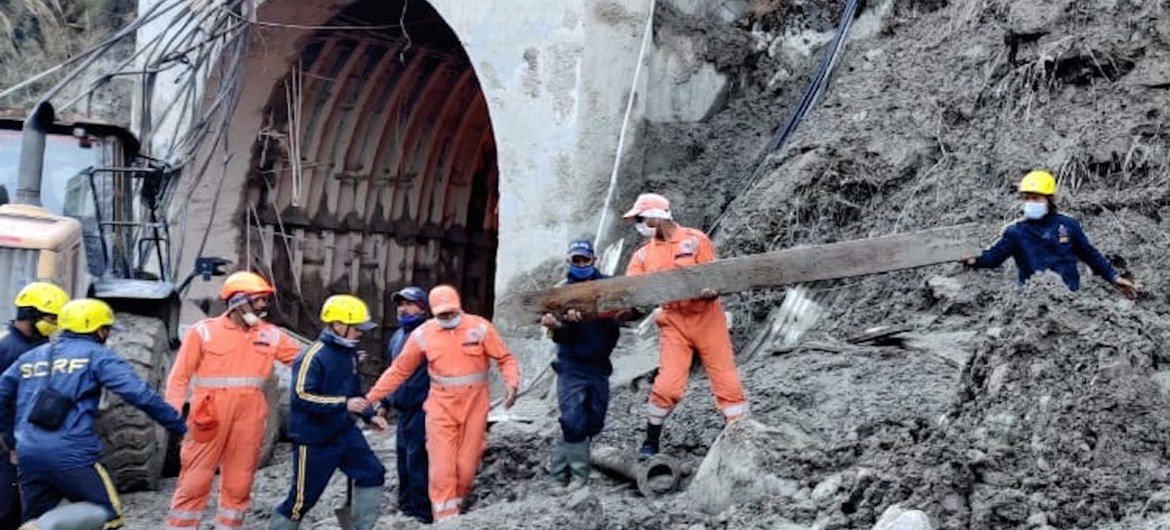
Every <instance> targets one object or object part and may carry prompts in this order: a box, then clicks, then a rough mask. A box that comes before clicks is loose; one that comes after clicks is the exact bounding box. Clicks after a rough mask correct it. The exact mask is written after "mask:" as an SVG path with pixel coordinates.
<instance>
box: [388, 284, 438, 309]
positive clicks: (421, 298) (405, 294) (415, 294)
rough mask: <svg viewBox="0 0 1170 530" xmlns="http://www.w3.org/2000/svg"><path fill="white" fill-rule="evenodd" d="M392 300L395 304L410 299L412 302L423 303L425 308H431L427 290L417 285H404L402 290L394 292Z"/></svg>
mask: <svg viewBox="0 0 1170 530" xmlns="http://www.w3.org/2000/svg"><path fill="white" fill-rule="evenodd" d="M390 300H391V301H392V302H394V304H395V305H397V304H399V303H401V302H402V301H403V300H409V301H411V302H416V303H418V304H420V305H422V307H423V309H430V307H429V306H428V305H427V292H426V291H424V290H422V288H419V287H415V286H413V285H412V286H410V287H404V288H403V289H402V290H401V291H398V292H396V293H394V294H393V295H392V296H391V297H390Z"/></svg>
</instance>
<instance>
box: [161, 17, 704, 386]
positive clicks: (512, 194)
mask: <svg viewBox="0 0 1170 530" xmlns="http://www.w3.org/2000/svg"><path fill="white" fill-rule="evenodd" d="M158 1H161V0H142V1H141V2H140V5H139V9H140V11H144V10H146V9H148V8H149V7H150V5H152V3H154V2H158ZM358 3H359V2H354V1H349V2H336V1H331V0H267V1H265V2H262V3H260V4H259V5H258V6H257V7H256V9H255V17H254V19H255V20H259V21H263V22H265V23H274V24H284V25H295V26H322V25H330V24H338V23H354V21H353V20H348V19H346V20H340V21H339V20H337V17H338V15H339V14H341V13H342V12H343V11H344V10H345V9H347V8H349V7H352V6H354V5H356V4H358ZM420 3H421V0H411V1H410V5H411V6H415V7H416V8H417V6H419V4H420ZM669 3H671V4H675V7H676V8H679V9H681V10H682V11H684V12H687V13H696V14H701V13H699V12H701V11H702V10H703V9H705V8H704V7H703V6H697V7H696V5H691V4H695V2H693V1H690V0H669ZM387 5H391V6H393V7H391V8H390V9H391V10H392V11H394V14H395V15H396V14H397V13H398V10H397V6H398V5H401V4H398V3H387ZM429 5H430V7H432V8H433V9H434V11H436V12H437V13H438V15H439V16H440V17H441V18H442V20H443V21H444V22H445V23H446V25H447V26H449V28H450V30H451V31H452V32H453V33H454V35H455V36H456V38H457V39H458V41H459V44H460V45H461V47H462V51H463V53H465V54H466V58H467V60H468V62H469V64H470V66H471V67H472V69H473V71H474V79H473V80H471V81H470V83H477V84H478V86H479V88H480V89H481V90H482V104H483V106H484V107H485V111H486V114H487V119H488V120H489V121H490V131H491V133H490V140H492V142H491V144H492V147H493V149H492V151H493V153H492V154H493V155H494V156H495V172H494V173H493V176H494V178H495V187H496V191H497V192H498V203H497V209H496V210H495V215H494V216H492V215H491V212H487V213H486V215H485V217H486V218H487V219H485V221H486V222H485V224H486V226H489V227H492V226H494V227H496V228H498V232H497V233H496V234H495V236H496V237H497V238H498V246H497V248H496V249H495V256H494V281H492V282H491V285H490V287H491V289H492V290H493V291H494V293H493V294H494V295H495V299H496V300H497V301H498V300H500V298H501V296H500V295H504V294H506V293H507V290H508V289H529V288H539V287H544V286H543V285H518V283H519V282H517V281H516V280H518V279H519V278H520V277H522V276H523V275H524V273H526V272H529V271H532V270H534V269H538V268H541V267H546V266H547V265H548V263H549V262H550V260H552V261H559V260H560V259H561V256H562V253H563V251H564V246H565V244H566V243H567V241H568V240H569V239H570V238H572V237H574V236H577V235H581V234H591V233H592V232H593V231H594V230H595V229H596V225H597V222H598V216H599V214H600V208H601V205H602V203H603V199H604V192H605V189H606V187H607V185H608V180H609V173H610V169H611V166H612V164H613V157H614V155H615V149H616V146H617V139H618V134H619V130H620V127H621V120H622V114H623V112H624V110H625V104H626V99H625V97H626V93H627V91H628V89H629V82H630V80H631V78H632V76H633V72H634V68H635V63H636V60H637V54H638V49H639V46H640V44H641V38H642V32H643V30H644V27H645V26H644V25H645V22H646V17H647V15H648V11H647V10H648V8H649V2H648V1H647V0H616V1H610V2H594V1H587V0H569V1H565V2H541V1H537V0H510V1H507V2H462V1H458V0H432V1H431V2H430V3H429ZM708 7H710V6H708ZM716 7H718V6H716ZM696 10H697V11H696ZM169 23H170V21H166V20H162V21H158V22H156V23H154V24H152V25H151V26H148V27H146V28H144V29H143V30H142V31H141V32H140V34H139V41H140V42H145V41H146V40H147V39H148V38H149V37H150V36H152V35H153V34H154V33H155V32H158V31H162V28H165V27H166V25H167V24H169ZM408 26H409V24H408ZM250 32H251V33H250V51H249V53H248V54H247V56H246V57H245V58H244V61H245V63H244V71H245V72H246V75H245V77H244V79H243V80H242V81H241V86H240V89H241V95H240V101H239V103H238V105H237V107H236V108H235V110H234V113H233V115H232V119H231V124H230V128H229V130H228V131H227V146H228V147H227V152H226V153H223V155H225V156H221V154H220V153H217V154H216V158H215V163H213V164H212V166H211V168H210V169H209V172H208V175H207V177H206V178H205V179H204V181H203V182H202V183H201V184H199V185H198V186H191V184H192V182H191V179H186V180H185V181H184V183H183V184H181V185H183V186H187V188H186V189H183V190H182V193H181V194H180V196H182V197H184V198H185V200H186V210H185V211H186V212H188V215H187V216H186V217H187V218H186V219H185V220H184V221H185V222H184V223H182V224H181V226H182V230H181V233H177V234H176V236H177V237H176V239H177V240H178V243H181V245H180V246H181V248H182V250H181V252H182V258H183V259H182V261H181V262H180V263H179V265H178V266H179V270H180V271H184V272H185V271H188V270H190V268H191V267H192V266H193V263H194V258H195V255H196V253H197V251H198V248H199V243H200V240H201V239H202V234H203V233H204V231H205V230H209V231H210V233H211V234H212V236H211V237H210V238H209V239H208V242H207V244H206V248H205V249H204V250H203V252H202V254H203V255H206V256H221V257H226V258H229V259H233V260H237V261H238V262H241V263H245V262H246V261H247V258H246V254H247V253H248V252H249V251H250V252H251V253H252V254H253V256H256V255H258V254H262V253H263V252H269V253H270V254H279V252H280V249H279V248H276V247H278V245H276V244H273V242H274V241H276V240H277V239H275V238H273V237H272V234H271V231H269V233H267V234H264V233H260V232H261V230H258V229H255V228H254V229H253V230H252V231H250V233H249V231H248V230H246V229H245V227H247V226H249V225H250V223H246V222H245V219H248V218H249V216H250V215H253V214H254V218H259V219H260V220H261V221H262V222H261V223H259V224H264V223H263V221H267V222H268V225H269V226H271V224H272V223H271V220H272V219H271V217H272V214H273V213H274V212H264V211H256V212H249V206H254V205H256V204H259V202H258V201H257V192H258V187H257V186H256V185H255V181H256V167H257V166H258V165H259V163H258V159H259V158H262V155H260V154H259V153H261V152H262V151H263V149H264V143H263V142H261V141H258V139H260V138H262V136H263V133H264V132H265V131H266V128H269V127H271V126H272V125H273V123H272V116H271V114H272V112H271V111H272V108H273V107H274V104H276V103H279V102H280V101H281V99H282V96H281V94H282V93H283V90H284V80H285V79H286V78H287V76H288V75H289V72H290V68H291V66H292V65H295V64H297V61H298V60H302V61H303V60H304V58H305V54H306V50H307V49H308V48H309V47H310V46H311V43H312V42H313V41H314V38H315V36H319V35H320V32H315V31H314V30H312V29H297V28H288V27H276V26H273V25H267V24H266V25H257V26H253V27H252V28H251V29H250ZM388 33H389V36H390V37H396V36H398V32H397V31H395V30H388ZM408 33H412V37H413V39H414V42H415V43H416V44H418V43H420V42H423V41H425V40H426V37H425V35H424V33H422V32H420V31H417V30H416V31H410V30H409V28H408ZM694 38H701V36H697V37H694ZM695 45H696V43H694V42H689V41H687V40H686V39H683V40H681V41H680V39H679V38H678V37H677V36H673V35H671V34H665V35H657V34H656V40H655V42H654V45H653V46H652V48H651V50H650V54H649V57H648V59H647V61H646V63H645V66H644V70H643V75H642V80H641V83H640V86H639V96H638V98H637V99H636V100H635V107H634V116H633V118H634V119H633V120H632V121H631V127H632V129H631V131H630V133H631V137H630V138H629V139H628V140H627V144H626V145H627V148H628V147H629V146H630V145H632V144H634V143H635V142H634V139H635V137H636V135H637V128H638V126H639V125H640V124H641V123H642V120H643V119H645V120H649V121H655V122H669V121H694V120H699V119H702V117H703V116H704V115H706V114H707V113H708V112H709V110H710V109H711V108H713V107H714V106H716V105H718V100H719V99H720V98H721V94H722V91H723V88H724V87H725V86H726V83H727V81H726V79H724V78H723V76H722V75H721V74H718V73H715V72H714V71H713V70H712V68H711V67H710V65H708V64H705V63H704V64H699V63H697V62H695V61H696V60H695V59H694V58H693V57H692V55H693V54H692V55H688V54H687V52H688V51H689V50H690V49H691V48H692V47H694V46H695ZM305 68H306V70H309V68H310V67H308V66H306V67H305ZM341 68H342V69H345V68H350V69H353V71H360V70H361V68H362V66H361V65H357V64H350V65H348V66H346V65H342V66H341ZM350 74H351V75H352V72H350ZM457 79H463V82H462V84H460V85H459V86H463V87H464V88H465V89H467V88H466V87H467V86H468V84H469V81H468V80H466V79H465V78H461V77H460V78H457ZM308 83H309V81H306V84H308ZM167 86H168V84H167V83H166V82H165V79H160V80H159V82H156V83H155V87H156V92H155V94H154V100H155V101H156V102H158V101H166V100H167V98H168V97H170V95H169V94H168V93H167ZM354 86H355V87H357V88H355V89H354V90H359V91H360V87H358V85H357V84H355V85H354ZM420 86H425V85H420ZM360 97H367V98H372V97H373V96H370V95H367V96H360ZM433 103H434V104H435V105H436V106H437V107H439V106H441V105H439V102H438V100H435V101H434V102H433ZM165 136H167V135H165V134H158V135H156V137H160V138H161V137H165ZM312 141H313V140H312V139H307V140H306V142H310V143H311V142H312ZM481 151H483V150H481ZM220 160H226V163H224V164H222V165H221V163H220ZM630 169H635V168H630ZM627 173H628V172H627ZM624 178H631V177H629V176H625V177H624ZM221 179H222V187H223V190H222V191H219V192H218V194H219V198H218V200H216V199H215V198H216V196H217V188H216V185H217V184H218V181H219V180H221ZM312 180H318V181H319V180H320V179H312ZM343 186H344V185H342V186H334V187H333V188H330V191H329V192H328V193H326V195H328V197H327V200H328V201H331V204H332V205H336V204H337V203H338V201H341V200H355V199H356V197H358V196H361V195H373V194H370V193H363V192H368V191H369V188H368V187H367V188H362V187H361V185H360V184H359V185H358V186H357V187H356V188H351V189H349V191H348V192H347V193H348V194H349V196H351V197H354V198H355V199H339V198H338V197H337V196H338V195H346V194H344V193H339V192H338V191H339V190H340V189H342V187H343ZM278 187H279V186H278ZM192 188H193V189H192ZM281 193H284V194H285V195H287V190H284V191H280V190H278V191H277V195H280V194H281ZM317 193H318V195H312V193H310V195H311V196H312V197H313V198H312V199H310V200H309V201H310V204H309V206H310V207H313V206H315V204H314V203H311V201H312V200H317V201H321V199H322V198H321V195H320V192H317ZM393 200H397V199H392V201H393ZM392 201H391V202H392ZM278 202H279V201H278ZM286 202H287V200H286ZM377 202H387V201H374V203H369V202H367V206H365V207H363V208H359V210H361V211H363V212H368V211H369V210H370V209H372V208H376V207H377V206H378V205H377ZM213 203H214V204H213ZM383 206H385V205H383ZM623 206H625V205H624V204H615V205H614V206H613V209H614V210H620V209H621V208H622V207H623ZM411 207H414V208H418V206H417V201H416V204H413V205H411ZM399 208H401V205H400V206H399ZM261 210H262V209H261ZM176 211H178V209H177V208H176ZM493 217H494V218H493ZM388 219H390V220H391V221H394V220H396V219H395V218H393V217H388ZM344 221H345V219H333V222H335V223H336V222H341V224H346V223H344ZM208 223H209V224H208ZM422 224H425V223H416V226H415V228H416V229H417V228H420V227H421V225H422ZM352 228H355V229H356V228H357V226H354V227H352ZM177 232H178V231H177ZM249 236H250V237H249ZM310 239H311V238H302V239H299V240H295V242H294V245H292V246H293V247H294V252H297V250H296V247H298V246H299V248H300V252H302V254H312V253H314V252H316V253H325V254H329V253H331V252H332V255H330V256H327V257H321V256H318V257H317V258H316V259H315V261H316V262H318V263H317V264H315V265H313V266H319V267H322V268H333V269H344V268H350V269H351V270H353V269H355V267H354V264H355V263H360V264H359V265H358V266H357V267H356V269H359V270H356V271H355V272H354V273H353V274H348V275H345V278H344V281H345V282H348V283H349V286H350V289H351V290H354V291H362V290H368V287H369V285H370V284H371V283H374V284H375V285H377V291H379V292H380V293H381V294H382V295H383V296H384V295H385V294H386V289H387V288H393V287H394V285H393V284H394V282H395V281H397V280H405V279H407V278H390V277H389V276H388V275H387V271H386V270H383V269H379V268H373V269H371V268H369V267H368V266H364V265H361V264H368V263H370V262H376V261H377V260H378V256H377V255H376V254H377V252H374V254H375V255H373V256H371V255H369V254H370V252H371V250H372V249H371V245H369V244H365V243H362V241H363V239H364V240H369V238H363V237H362V236H360V235H356V236H355V235H351V236H346V237H344V238H340V239H343V240H345V239H348V240H349V241H350V243H349V244H350V245H352V247H351V248H352V250H351V251H346V252H353V253H355V254H358V255H359V256H361V257H360V258H359V259H356V260H354V259H351V260H348V261H347V260H345V259H341V260H338V259H337V255H336V254H337V253H336V252H333V251H332V250H328V249H330V248H337V247H338V244H337V241H336V239H338V238H334V239H333V240H329V239H327V238H318V240H317V241H310ZM384 239H387V240H391V239H393V238H384ZM266 242H267V243H266ZM343 243H344V241H343ZM266 244H267V245H268V247H269V248H267V249H264V248H263V247H264V246H265V245H266ZM258 249H259V250H258ZM627 250H628V249H627ZM423 253H426V252H423ZM382 255H385V254H382ZM303 258H304V256H303V255H302V256H300V257H298V260H297V261H298V262H303V261H302V259H303ZM253 259H254V258H253ZM444 259H446V258H444ZM488 259H491V257H490V256H489V257H488ZM311 261H314V260H311ZM363 266H364V267H365V268H363ZM306 268H307V267H306ZM276 272H278V273H279V271H276ZM323 276H325V281H324V282H323V283H324V285H323V288H324V289H325V290H330V289H334V290H337V289H344V288H345V286H343V285H331V284H330V277H331V276H332V277H333V278H334V279H336V277H337V275H330V274H324V275H323ZM278 277H279V274H278ZM379 282H381V284H379ZM218 285H219V282H218V281H217V280H213V281H212V282H209V283H205V282H202V281H201V280H197V281H196V282H195V284H194V286H193V288H192V289H191V291H190V292H189V293H188V299H200V298H211V297H214V296H215V294H216V291H217V289H218ZM367 297H368V296H367ZM375 302H376V301H375ZM376 310H377V309H376ZM304 312H305V313H306V314H305V315H302V317H303V318H302V320H306V322H305V324H308V323H309V322H308V321H311V320H312V316H313V315H309V314H307V313H311V312H312V310H311V308H309V309H306V310H305V311H304ZM202 316H203V313H202V311H201V310H200V309H199V308H198V307H196V306H194V305H193V304H188V305H187V306H186V307H185V308H184V312H183V320H184V322H185V323H190V322H192V321H194V320H196V319H198V318H201V317H202ZM381 316H382V318H383V321H384V322H389V321H392V319H393V316H392V315H388V314H385V312H383V314H382V315H381ZM512 316H513V315H506V314H496V315H495V318H496V319H497V321H501V320H504V321H507V320H509V319H510V318H511V317H512ZM301 327H302V330H304V329H306V328H309V326H301ZM312 327H315V326H312ZM524 335H528V334H527V333H525V334H524ZM509 344H510V345H511V346H512V347H513V349H514V351H517V353H519V354H520V356H521V359H522V360H523V361H524V364H525V365H526V367H527V368H529V372H528V373H533V372H532V371H531V369H532V368H537V369H539V365H541V364H544V361H545V360H546V359H545V357H546V356H547V352H545V351H544V347H543V346H542V345H541V344H540V343H539V341H538V340H534V339H521V338H519V337H514V338H510V339H509Z"/></svg>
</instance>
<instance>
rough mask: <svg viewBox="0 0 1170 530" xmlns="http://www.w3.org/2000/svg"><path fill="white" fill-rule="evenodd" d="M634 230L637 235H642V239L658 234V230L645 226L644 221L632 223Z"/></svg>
mask: <svg viewBox="0 0 1170 530" xmlns="http://www.w3.org/2000/svg"><path fill="white" fill-rule="evenodd" d="M634 230H637V231H638V233H639V234H642V237H654V234H655V233H657V232H658V230H657V229H655V228H654V227H651V226H649V225H647V224H646V222H645V221H643V222H641V223H634Z"/></svg>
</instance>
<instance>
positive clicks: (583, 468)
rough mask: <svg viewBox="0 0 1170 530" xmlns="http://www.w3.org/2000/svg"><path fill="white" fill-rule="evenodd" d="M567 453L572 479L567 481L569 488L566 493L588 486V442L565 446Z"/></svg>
mask: <svg viewBox="0 0 1170 530" xmlns="http://www.w3.org/2000/svg"><path fill="white" fill-rule="evenodd" d="M565 448H566V449H567V451H566V452H567V453H568V455H569V473H570V474H571V475H572V478H570V479H569V486H568V487H567V488H565V489H566V491H568V492H573V491H577V490H579V489H581V488H584V487H588V486H589V472H590V470H591V468H590V466H589V440H585V441H584V442H579V443H574V444H570V443H567V444H565Z"/></svg>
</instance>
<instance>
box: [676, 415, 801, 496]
mask: <svg viewBox="0 0 1170 530" xmlns="http://www.w3.org/2000/svg"><path fill="white" fill-rule="evenodd" d="M811 440H812V438H811V437H810V436H809V435H808V434H807V433H805V432H803V431H801V430H800V429H799V428H797V427H796V426H795V425H792V424H788V423H786V424H784V426H783V428H771V427H768V426H765V425H764V424H762V423H760V422H758V421H756V420H754V419H746V420H742V421H737V422H735V423H733V424H731V425H730V426H728V427H727V428H726V429H724V430H723V432H722V433H720V434H719V437H718V438H716V439H715V443H714V444H712V445H711V449H710V450H709V451H708V452H707V456H706V457H704V458H703V462H702V463H701V464H699V469H698V471H696V473H695V478H694V480H692V481H691V484H690V486H689V487H688V488H687V492H686V494H687V496H688V498H689V499H690V500H691V501H692V502H693V503H694V506H696V507H697V508H698V509H699V510H701V511H703V512H705V513H708V514H711V515H714V514H718V513H721V512H723V511H724V510H726V509H727V508H728V507H730V506H731V505H733V504H736V503H749V502H752V501H755V500H758V499H763V498H769V499H771V498H775V497H776V495H777V493H778V492H779V491H780V490H782V489H784V488H789V489H792V488H794V486H793V485H791V484H788V483H785V482H784V481H783V480H782V479H780V478H778V477H776V476H774V475H771V474H767V473H761V471H760V470H761V469H767V466H766V465H765V464H766V463H767V459H768V451H770V450H776V448H778V447H782V448H792V449H798V448H803V447H807V446H808V445H810V444H811Z"/></svg>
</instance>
